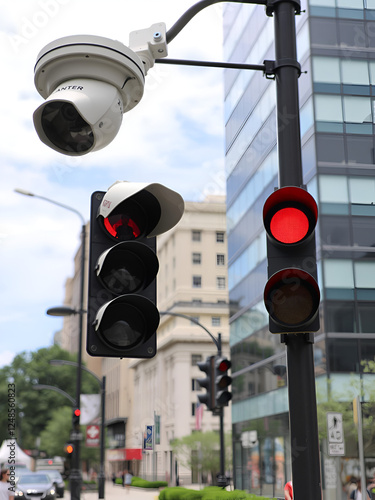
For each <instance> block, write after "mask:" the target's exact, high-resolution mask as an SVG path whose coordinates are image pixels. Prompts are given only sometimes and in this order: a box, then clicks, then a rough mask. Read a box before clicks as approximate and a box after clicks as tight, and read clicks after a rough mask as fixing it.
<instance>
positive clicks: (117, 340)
mask: <svg viewBox="0 0 375 500" xmlns="http://www.w3.org/2000/svg"><path fill="white" fill-rule="evenodd" d="M100 333H101V334H102V336H103V340H104V341H105V342H107V343H108V344H110V345H112V346H113V347H118V348H122V347H128V348H131V347H135V346H136V345H138V344H139V343H140V342H142V340H143V339H144V337H145V335H146V323H145V320H144V317H143V315H142V314H141V313H140V311H139V310H138V309H137V308H135V307H133V306H132V305H128V304H118V305H117V306H114V307H112V308H111V309H110V311H108V315H107V316H106V317H105V318H103V321H102V324H101V325H100Z"/></svg>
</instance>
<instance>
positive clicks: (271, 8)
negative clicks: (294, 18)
mask: <svg viewBox="0 0 375 500" xmlns="http://www.w3.org/2000/svg"><path fill="white" fill-rule="evenodd" d="M266 1H267V3H266V14H267V16H269V17H272V15H273V13H274V12H275V6H276V5H277V4H278V3H281V2H289V3H292V4H293V5H294V9H295V13H296V15H299V14H301V0H266Z"/></svg>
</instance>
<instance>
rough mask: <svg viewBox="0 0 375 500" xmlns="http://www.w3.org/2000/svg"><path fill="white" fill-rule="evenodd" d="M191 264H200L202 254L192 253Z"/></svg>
mask: <svg viewBox="0 0 375 500" xmlns="http://www.w3.org/2000/svg"><path fill="white" fill-rule="evenodd" d="M192 260H193V264H201V262H202V254H201V253H199V252H193V257H192Z"/></svg>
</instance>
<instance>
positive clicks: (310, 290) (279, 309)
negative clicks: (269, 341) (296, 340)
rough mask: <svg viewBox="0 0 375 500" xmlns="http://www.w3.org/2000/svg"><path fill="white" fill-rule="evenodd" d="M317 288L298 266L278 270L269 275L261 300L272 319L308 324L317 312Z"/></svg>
mask: <svg viewBox="0 0 375 500" xmlns="http://www.w3.org/2000/svg"><path fill="white" fill-rule="evenodd" d="M319 302H320V291H319V286H318V284H317V282H316V281H315V279H314V278H313V277H312V276H311V275H310V274H309V273H307V272H305V271H303V270H301V269H295V268H291V269H282V270H281V271H279V272H277V273H275V274H273V275H272V276H271V277H270V279H269V280H268V282H267V284H266V286H265V289H264V303H265V306H266V308H267V311H268V313H269V315H270V317H271V318H272V319H273V321H274V322H275V323H276V324H278V325H279V326H282V327H288V326H289V327H290V328H291V329H292V331H293V329H295V328H298V327H299V326H300V325H303V326H307V329H306V331H309V330H308V325H309V323H311V322H312V321H313V320H314V319H315V317H316V315H317V314H318V311H319Z"/></svg>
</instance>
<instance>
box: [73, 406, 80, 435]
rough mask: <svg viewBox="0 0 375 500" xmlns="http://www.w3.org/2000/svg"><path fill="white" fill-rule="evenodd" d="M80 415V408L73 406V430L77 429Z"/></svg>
mask: <svg viewBox="0 0 375 500" xmlns="http://www.w3.org/2000/svg"><path fill="white" fill-rule="evenodd" d="M80 416H81V410H80V409H79V408H75V409H74V410H73V419H72V423H73V430H74V431H79V420H80Z"/></svg>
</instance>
